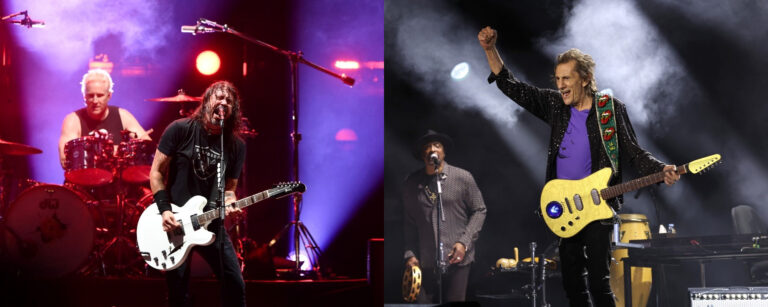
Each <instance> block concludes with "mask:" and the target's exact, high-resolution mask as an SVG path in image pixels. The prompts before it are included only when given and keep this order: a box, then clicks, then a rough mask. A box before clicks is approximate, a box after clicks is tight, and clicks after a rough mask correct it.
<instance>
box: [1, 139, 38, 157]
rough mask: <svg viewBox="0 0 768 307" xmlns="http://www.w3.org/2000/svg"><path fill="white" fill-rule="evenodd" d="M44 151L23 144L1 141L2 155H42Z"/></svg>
mask: <svg viewBox="0 0 768 307" xmlns="http://www.w3.org/2000/svg"><path fill="white" fill-rule="evenodd" d="M42 152H43V151H42V150H40V149H37V148H35V147H32V146H29V145H24V144H21V143H14V142H8V141H5V140H3V139H0V155H9V156H24V155H34V154H39V153H42Z"/></svg>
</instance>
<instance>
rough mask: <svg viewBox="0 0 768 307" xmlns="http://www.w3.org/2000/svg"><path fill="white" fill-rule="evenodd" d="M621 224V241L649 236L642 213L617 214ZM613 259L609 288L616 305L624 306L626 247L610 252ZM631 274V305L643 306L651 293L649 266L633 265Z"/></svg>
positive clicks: (642, 238)
mask: <svg viewBox="0 0 768 307" xmlns="http://www.w3.org/2000/svg"><path fill="white" fill-rule="evenodd" d="M619 218H621V226H620V227H619V232H620V237H619V240H620V241H621V242H625V243H626V242H629V241H630V240H646V239H650V238H651V229H650V227H649V226H648V219H647V218H646V217H645V215H642V214H619ZM611 256H613V259H614V261H612V262H611V289H612V290H613V293H614V294H615V295H616V298H617V299H618V301H617V302H616V306H621V307H623V306H625V305H626V304H625V300H624V262H622V261H621V260H622V259H624V258H626V257H627V249H626V248H619V249H616V250H614V251H613V253H612V254H611ZM630 272H631V274H632V278H631V281H632V282H631V283H632V306H645V305H646V304H647V303H648V296H649V295H650V294H651V275H652V274H651V268H640V267H633V268H632V269H631V270H630Z"/></svg>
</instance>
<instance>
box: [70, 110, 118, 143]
mask: <svg viewBox="0 0 768 307" xmlns="http://www.w3.org/2000/svg"><path fill="white" fill-rule="evenodd" d="M107 108H109V115H107V118H105V119H104V120H96V119H93V118H91V117H90V116H88V111H87V110H86V109H85V108H81V109H78V110H77V111H75V114H76V115H77V118H79V119H80V136H86V135H88V133H91V132H92V131H94V130H99V129H104V130H107V132H108V133H109V139H110V140H112V142H113V143H114V144H115V145H117V144H120V142H121V141H122V140H123V139H122V134H120V132H121V131H123V121H122V120H121V119H120V108H119V107H117V106H107Z"/></svg>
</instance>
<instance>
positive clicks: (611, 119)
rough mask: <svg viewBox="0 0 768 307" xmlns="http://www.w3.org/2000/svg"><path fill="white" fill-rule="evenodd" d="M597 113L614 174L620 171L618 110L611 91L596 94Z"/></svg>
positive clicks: (604, 146) (604, 145)
mask: <svg viewBox="0 0 768 307" xmlns="http://www.w3.org/2000/svg"><path fill="white" fill-rule="evenodd" d="M595 104H596V106H597V107H596V108H595V112H597V114H596V115H597V124H598V127H600V135H601V136H602V138H601V139H602V141H603V148H604V149H605V153H606V154H607V155H608V159H609V160H610V161H611V167H612V168H613V172H614V173H615V172H618V171H619V141H618V136H616V118H615V116H614V115H616V110H615V108H614V107H613V95H612V94H611V92H610V90H604V91H601V92H598V93H596V94H595Z"/></svg>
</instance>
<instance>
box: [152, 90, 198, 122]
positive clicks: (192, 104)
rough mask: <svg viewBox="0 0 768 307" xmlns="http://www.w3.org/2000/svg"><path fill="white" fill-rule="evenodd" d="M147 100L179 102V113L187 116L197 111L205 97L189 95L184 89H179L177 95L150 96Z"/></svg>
mask: <svg viewBox="0 0 768 307" xmlns="http://www.w3.org/2000/svg"><path fill="white" fill-rule="evenodd" d="M146 101H161V102H175V103H179V115H181V116H182V117H187V116H190V115H192V113H194V112H195V109H197V107H198V106H199V105H200V102H202V101H203V97H193V96H187V94H186V93H185V92H184V90H183V89H179V90H178V91H176V96H171V97H159V98H149V99H146Z"/></svg>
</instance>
